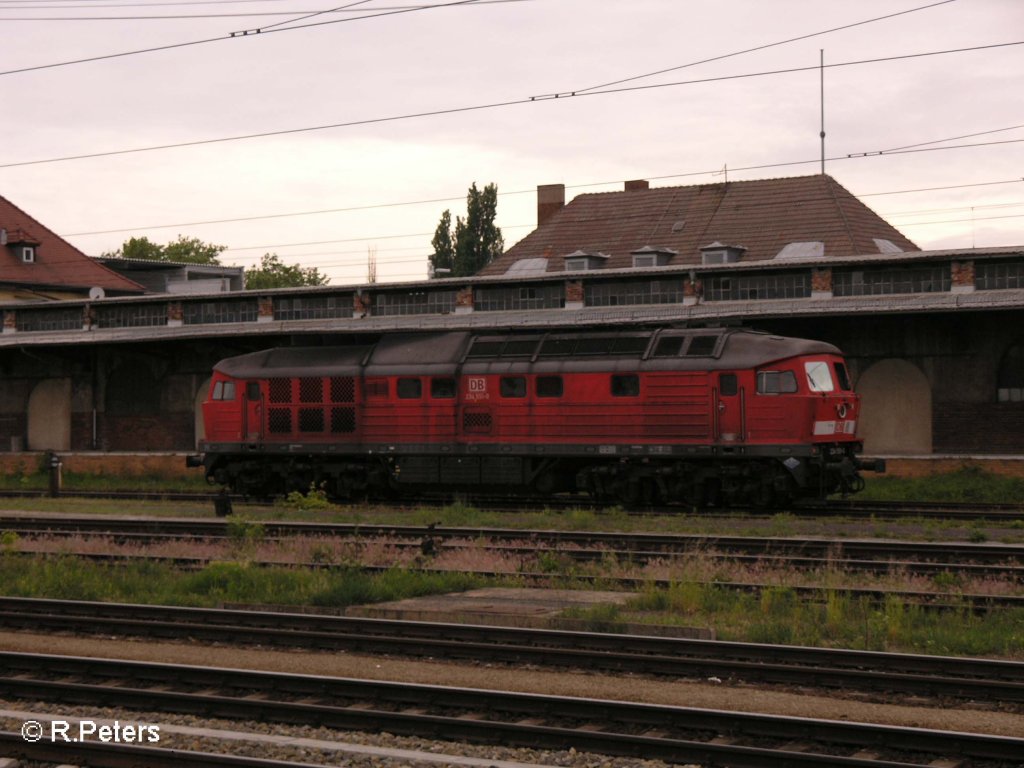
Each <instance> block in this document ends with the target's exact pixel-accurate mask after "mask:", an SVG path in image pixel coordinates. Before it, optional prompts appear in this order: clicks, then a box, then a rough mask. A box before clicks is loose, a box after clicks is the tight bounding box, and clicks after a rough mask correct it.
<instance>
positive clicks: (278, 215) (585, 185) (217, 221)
mask: <svg viewBox="0 0 1024 768" xmlns="http://www.w3.org/2000/svg"><path fill="white" fill-rule="evenodd" d="M799 162H801V163H810V162H814V161H812V160H803V161H799ZM762 167H764V166H757V168H762ZM733 170H734V171H735V172H740V171H745V170H750V168H744V167H740V168H734V169H733ZM709 173H713V171H691V172H687V173H680V174H670V175H662V176H657V177H649V178H654V179H658V180H665V179H672V178H682V177H685V176H692V175H707V174H709ZM1022 182H1024V178H1017V179H1007V180H1004V181H985V182H976V183H972V184H954V185H946V186H939V187H925V188H918V189H900V190H889V191H886V192H866V193H862V194H858V195H857V197H872V196H877V195H899V194H908V193H912V192H936V191H945V190H952V189H965V188H969V187H981V186H995V185H1005V184H1020V183H1022ZM622 183H623V180H621V179H616V180H615V181H597V182H584V183H579V184H569V185H566V189H584V188H591V187H603V186H610V185H612V184H622ZM534 192H535V190H533V189H519V190H514V191H511V192H500V191H499V192H498V193H497V194H498V196H499V197H503V196H509V195H524V194H533V193H534ZM464 198H465V195H460V196H457V197H456V196H452V197H434V198H425V199H422V200H404V201H399V202H387V203H371V204H368V205H354V206H346V207H342V208H322V209H318V210H313V211H292V212H288V213H270V214H262V215H253V216H238V217H234V218H221V219H206V220H202V221H187V222H175V223H172V224H147V225H137V226H132V227H118V228H115V229H101V230H92V231H88V232H67V233H64V234H62V235H61V237H87V236H94V235H111V234H117V233H120V232H137V231H140V230H153V229H178V228H183V227H197V226H206V225H214V224H237V223H245V222H253V221H266V220H271V219H283V218H293V217H299V216H317V215H322V214H332V213H350V212H355V211H368V210H377V209H384V208H398V207H404V206H414V205H427V204H431V205H434V204H438V203H450V202H459V201H461V200H463V199H464Z"/></svg>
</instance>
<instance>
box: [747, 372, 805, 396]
mask: <svg viewBox="0 0 1024 768" xmlns="http://www.w3.org/2000/svg"><path fill="white" fill-rule="evenodd" d="M796 391H797V385H796V374H795V373H793V372H792V371H759V372H758V374H757V394H759V395H790V394H793V393H794V392H796Z"/></svg>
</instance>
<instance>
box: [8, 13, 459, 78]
mask: <svg viewBox="0 0 1024 768" xmlns="http://www.w3.org/2000/svg"><path fill="white" fill-rule="evenodd" d="M476 2H478V0H452V2H447V3H436V4H433V5H421V6H416V7H412V8H405V9H401V10H393V11H380V12H378V13H367V14H366V15H364V16H354V17H350V18H346V19H331V20H329V21H317V22H310V23H309V24H300V25H298V26H293V27H277V28H276V29H267V31H266V32H265V33H262V34H267V35H272V34H275V33H279V32H293V31H295V30H299V29H308V28H310V27H318V26H323V25H325V24H344V23H347V22H353V21H364V20H366V19H377V18H381V17H384V16H396V15H398V14H402V13H415V12H417V11H429V10H435V9H438V8H451V7H455V6H460V5H470V4H473V3H476ZM258 35H259V30H258V29H257V30H252V31H251V34H250V30H239V31H236V32H229V33H228V34H222V35H217V36H216V37H207V38H203V39H201V40H188V41H184V42H180V43H167V44H165V45H154V46H151V47H149V48H138V49H135V50H131V51H121V52H119V53H106V54H100V55H97V56H86V57H84V58H81V59H69V60H67V61H57V62H51V63H49V64H35V65H32V66H28V67H19V68H17V69H8V70H5V71H2V72H0V77H6V76H9V75H19V74H24V73H26V72H39V71H41V70H45V69H57V68H59V67H70V66H73V65H76V64H88V63H91V62H97V61H108V60H110V59H122V58H126V57H128V56H139V55H142V54H146V53H157V52H159V51H172V50H176V49H181V48H190V47H193V46H197V45H207V44H209V43H220V42H225V41H227V40H237V39H241V38H248V37H252V36H258Z"/></svg>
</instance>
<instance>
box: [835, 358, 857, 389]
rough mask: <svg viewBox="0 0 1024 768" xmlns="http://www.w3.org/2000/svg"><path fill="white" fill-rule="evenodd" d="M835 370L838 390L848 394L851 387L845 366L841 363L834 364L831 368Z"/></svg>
mask: <svg viewBox="0 0 1024 768" xmlns="http://www.w3.org/2000/svg"><path fill="white" fill-rule="evenodd" d="M833 367H834V368H835V369H836V380H837V381H838V382H839V388H840V389H841V390H843V391H844V392H849V391H850V390H851V389H853V387H852V386H851V385H850V374H849V373H847V371H846V366H845V365H843V364H842V363H836V364H835V365H834V366H833Z"/></svg>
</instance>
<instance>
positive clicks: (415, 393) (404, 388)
mask: <svg viewBox="0 0 1024 768" xmlns="http://www.w3.org/2000/svg"><path fill="white" fill-rule="evenodd" d="M396 392H397V393H398V397H399V398H400V399H402V400H415V399H417V398H419V397H422V396H423V382H421V381H420V380H419V379H399V380H398V386H397V387H396Z"/></svg>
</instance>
